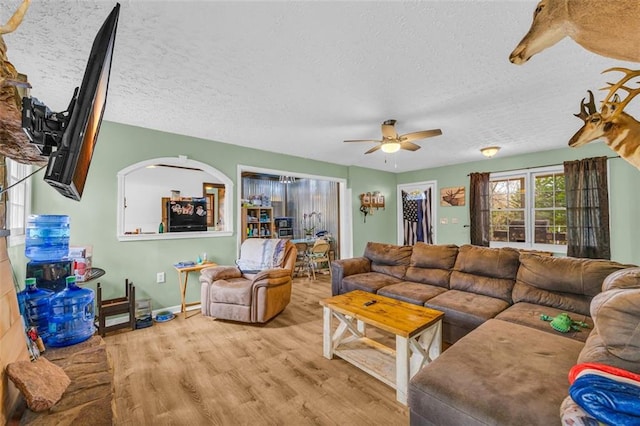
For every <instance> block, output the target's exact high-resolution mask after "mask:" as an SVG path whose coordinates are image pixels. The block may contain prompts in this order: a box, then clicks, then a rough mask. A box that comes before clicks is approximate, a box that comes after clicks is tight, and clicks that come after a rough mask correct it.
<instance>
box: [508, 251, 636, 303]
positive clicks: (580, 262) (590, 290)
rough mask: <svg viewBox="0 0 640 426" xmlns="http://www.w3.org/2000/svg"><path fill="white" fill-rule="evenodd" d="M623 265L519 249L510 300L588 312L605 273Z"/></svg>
mask: <svg viewBox="0 0 640 426" xmlns="http://www.w3.org/2000/svg"><path fill="white" fill-rule="evenodd" d="M626 267H627V266H625V265H622V264H620V263H617V262H613V261H610V260H601V259H582V258H575V257H548V256H538V255H536V254H528V253H522V254H521V255H520V268H519V269H518V276H517V279H516V285H515V287H514V289H513V301H514V303H515V302H528V303H535V304H538V305H543V306H551V307H553V308H557V309H562V310H565V311H569V312H576V313H579V314H582V315H589V304H590V303H591V299H592V298H593V296H595V295H596V294H598V293H600V291H601V288H602V283H603V281H604V279H605V278H606V277H607V275H609V274H611V273H613V272H615V271H618V270H620V269H624V268H626Z"/></svg>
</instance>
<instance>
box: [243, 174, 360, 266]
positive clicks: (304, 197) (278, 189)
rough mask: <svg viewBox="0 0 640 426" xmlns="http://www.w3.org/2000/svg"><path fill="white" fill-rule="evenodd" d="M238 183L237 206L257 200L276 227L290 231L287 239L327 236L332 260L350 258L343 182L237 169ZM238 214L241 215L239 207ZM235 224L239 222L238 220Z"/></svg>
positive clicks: (344, 181) (320, 177)
mask: <svg viewBox="0 0 640 426" xmlns="http://www.w3.org/2000/svg"><path fill="white" fill-rule="evenodd" d="M238 182H240V185H238V200H240V206H242V205H243V204H251V203H253V202H255V201H256V200H257V199H259V201H258V202H259V203H260V204H261V205H262V206H264V203H265V202H266V203H268V205H269V206H270V207H271V209H272V211H273V215H274V218H275V219H276V224H278V223H282V224H287V226H288V227H290V228H291V232H289V231H287V232H286V234H288V235H286V237H287V238H290V239H294V240H296V239H305V238H307V237H308V236H309V235H311V236H312V237H314V238H315V237H316V236H327V237H328V238H329V239H330V240H333V244H332V249H333V252H334V253H335V258H336V259H339V258H342V257H350V256H351V251H352V249H351V247H352V236H351V234H350V233H347V232H346V229H348V227H347V226H345V224H347V223H348V221H347V212H349V211H350V206H347V203H348V199H347V197H346V191H347V189H346V179H340V178H335V177H327V176H316V175H306V174H301V173H292V172H289V171H282V170H271V169H260V168H254V167H250V166H238ZM238 211H239V214H242V209H241V208H239V209H238ZM278 219H281V220H278ZM238 223H239V224H240V223H242V220H241V217H240V218H239V220H238ZM277 231H278V230H277V229H276V235H277ZM239 232H243V230H239ZM283 234H285V233H283ZM332 258H333V256H332Z"/></svg>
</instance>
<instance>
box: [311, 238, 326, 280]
mask: <svg viewBox="0 0 640 426" xmlns="http://www.w3.org/2000/svg"><path fill="white" fill-rule="evenodd" d="M330 248H331V245H330V244H329V241H327V240H325V239H322V238H320V239H318V240H316V242H315V243H314V244H313V247H311V250H310V251H309V255H308V256H309V266H310V268H311V273H312V275H313V279H314V281H315V279H316V269H317V267H318V265H319V264H322V263H325V264H326V269H329V275H331V261H330V260H329V249H330ZM320 269H325V268H320Z"/></svg>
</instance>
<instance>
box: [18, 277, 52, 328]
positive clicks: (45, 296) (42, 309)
mask: <svg viewBox="0 0 640 426" xmlns="http://www.w3.org/2000/svg"><path fill="white" fill-rule="evenodd" d="M25 285H26V288H25V289H24V290H22V291H21V292H20V293H18V302H19V303H20V310H21V311H22V314H23V316H24V319H25V322H26V324H27V326H28V327H36V330H38V334H39V335H40V337H42V340H46V339H47V336H48V334H49V304H50V300H51V296H52V295H53V294H54V293H53V291H51V290H45V289H42V288H38V287H37V286H36V279H35V278H27V279H26V280H25Z"/></svg>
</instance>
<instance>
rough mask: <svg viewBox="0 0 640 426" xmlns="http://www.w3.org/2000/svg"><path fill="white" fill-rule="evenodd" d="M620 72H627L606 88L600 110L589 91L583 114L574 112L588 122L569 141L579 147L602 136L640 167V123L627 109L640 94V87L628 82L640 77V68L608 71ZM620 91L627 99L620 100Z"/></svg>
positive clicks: (582, 109)
mask: <svg viewBox="0 0 640 426" xmlns="http://www.w3.org/2000/svg"><path fill="white" fill-rule="evenodd" d="M611 71H618V72H623V73H624V74H625V75H624V76H623V77H622V78H621V79H620V80H619V81H618V82H617V83H615V84H613V83H608V86H607V87H606V88H604V89H603V90H609V93H608V94H607V96H606V97H605V98H604V100H603V101H602V106H601V107H600V111H598V110H597V109H596V106H595V102H594V100H593V93H592V92H591V91H589V101H588V102H586V103H585V99H583V100H582V102H581V104H580V113H579V114H574V115H575V116H576V117H578V118H580V119H581V120H582V121H584V126H582V128H581V129H580V130H578V132H577V133H576V134H575V135H574V136H573V137H572V138H571V140H570V141H569V146H570V147H579V146H581V145H584V144H587V143H589V142H591V141H594V140H597V139H602V140H604V142H605V143H606V144H607V145H608V146H609V148H611V149H612V150H614V151H615V152H617V153H618V154H619V155H620V157H622V158H624V159H625V160H627V161H628V162H629V163H631V164H633V165H634V166H636V168H638V169H640V123H639V122H638V121H637V120H636V119H635V118H633V117H632V116H630V115H629V114H627V113H626V112H624V108H625V107H626V106H627V105H628V104H629V102H631V100H632V99H633V98H634V97H635V96H636V95H637V94H638V93H640V87H637V88H631V87H628V86H627V85H626V83H627V82H629V80H631V79H632V78H635V77H638V76H640V70H635V71H632V70H629V69H626V68H610V69H608V70H605V71H604V72H611ZM618 90H623V91H625V92H626V98H624V100H620V96H619V95H618V93H616V92H617V91H618Z"/></svg>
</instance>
